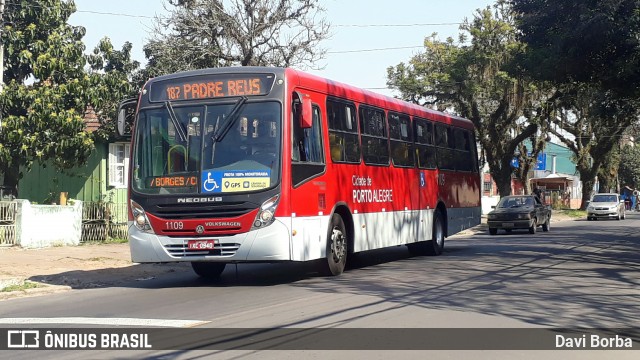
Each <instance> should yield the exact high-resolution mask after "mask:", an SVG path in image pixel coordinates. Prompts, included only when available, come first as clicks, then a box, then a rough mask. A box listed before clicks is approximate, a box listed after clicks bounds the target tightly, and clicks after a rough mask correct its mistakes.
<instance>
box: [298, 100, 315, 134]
mask: <svg viewBox="0 0 640 360" xmlns="http://www.w3.org/2000/svg"><path fill="white" fill-rule="evenodd" d="M300 95H301V96H300V100H301V101H302V104H301V109H300V110H301V111H300V127H301V128H303V129H309V128H310V127H312V126H313V110H312V108H311V99H309V98H308V97H306V96H304V95H302V94H300Z"/></svg>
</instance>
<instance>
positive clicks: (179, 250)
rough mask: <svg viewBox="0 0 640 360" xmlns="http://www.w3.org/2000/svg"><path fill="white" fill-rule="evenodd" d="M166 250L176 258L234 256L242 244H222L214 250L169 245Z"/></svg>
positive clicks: (184, 245)
mask: <svg viewBox="0 0 640 360" xmlns="http://www.w3.org/2000/svg"><path fill="white" fill-rule="evenodd" d="M164 248H165V249H166V250H167V251H168V252H169V254H170V255H171V256H174V257H195V256H233V255H235V254H236V252H237V251H238V249H239V248H240V244H235V243H221V244H219V245H216V247H215V248H214V249H213V250H189V249H187V244H167V245H164Z"/></svg>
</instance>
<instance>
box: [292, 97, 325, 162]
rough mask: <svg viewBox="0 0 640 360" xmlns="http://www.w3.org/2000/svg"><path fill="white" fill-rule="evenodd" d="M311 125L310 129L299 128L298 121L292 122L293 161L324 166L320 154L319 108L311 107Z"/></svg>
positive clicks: (321, 154)
mask: <svg viewBox="0 0 640 360" xmlns="http://www.w3.org/2000/svg"><path fill="white" fill-rule="evenodd" d="M312 114H313V117H312V125H311V127H310V128H306V129H303V128H302V127H300V121H297V119H296V120H294V121H293V154H292V159H293V160H294V161H302V162H313V163H321V164H324V156H323V153H322V132H321V126H320V108H318V107H317V106H313V109H312Z"/></svg>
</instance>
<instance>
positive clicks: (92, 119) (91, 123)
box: [83, 106, 100, 132]
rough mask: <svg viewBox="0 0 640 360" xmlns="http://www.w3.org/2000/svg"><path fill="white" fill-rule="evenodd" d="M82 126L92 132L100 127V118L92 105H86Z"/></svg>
mask: <svg viewBox="0 0 640 360" xmlns="http://www.w3.org/2000/svg"><path fill="white" fill-rule="evenodd" d="M83 119H84V126H85V130H86V131H87V132H94V131H96V130H98V128H99V127H100V120H98V115H97V114H96V112H95V110H93V107H92V106H87V108H86V109H85V111H84V115H83Z"/></svg>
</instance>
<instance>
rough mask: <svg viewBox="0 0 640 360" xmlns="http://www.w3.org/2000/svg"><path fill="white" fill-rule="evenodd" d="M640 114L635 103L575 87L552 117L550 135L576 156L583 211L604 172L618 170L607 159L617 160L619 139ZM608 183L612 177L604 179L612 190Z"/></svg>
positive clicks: (596, 89) (571, 88)
mask: <svg viewBox="0 0 640 360" xmlns="http://www.w3.org/2000/svg"><path fill="white" fill-rule="evenodd" d="M637 113H638V108H637V104H636V103H635V102H630V101H625V100H621V99H618V98H610V97H608V96H607V94H606V93H603V92H602V91H601V90H600V89H599V88H597V87H596V88H594V87H593V86H586V85H582V86H578V85H575V84H574V85H570V86H568V89H567V90H566V91H565V92H564V93H563V95H562V98H561V102H560V103H559V105H558V109H557V112H556V116H553V117H551V120H552V121H553V123H554V126H552V127H551V132H552V133H553V134H554V135H556V136H557V137H558V138H559V139H560V140H561V141H562V142H563V143H565V144H566V145H567V147H568V148H569V150H571V151H572V152H573V155H574V161H575V163H576V170H577V171H578V173H579V174H580V180H581V181H582V205H581V208H582V209H584V208H586V205H587V201H589V199H590V198H591V193H592V191H593V187H594V184H595V180H596V176H597V175H598V173H599V172H600V171H601V168H602V167H603V166H605V168H606V169H609V168H610V167H615V162H613V165H611V166H610V165H607V164H608V162H609V160H608V159H611V158H612V157H614V156H615V148H616V147H617V146H618V142H619V140H620V137H621V136H622V134H623V133H624V132H625V129H627V128H628V126H629V124H630V123H631V122H633V121H634V119H635V118H636V116H637ZM608 171H609V173H610V172H611V170H608ZM603 174H604V173H603ZM609 181H610V175H607V176H605V180H604V187H609V186H610V185H609V184H608V182H609ZM601 187H602V186H601Z"/></svg>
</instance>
